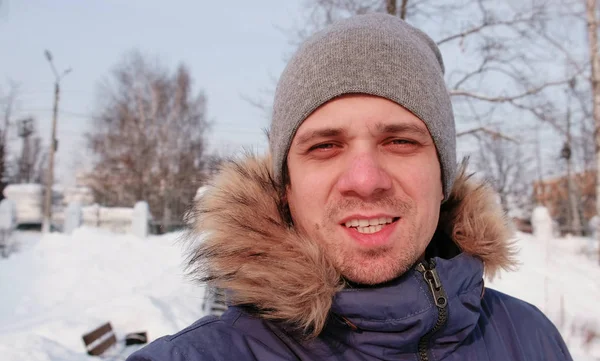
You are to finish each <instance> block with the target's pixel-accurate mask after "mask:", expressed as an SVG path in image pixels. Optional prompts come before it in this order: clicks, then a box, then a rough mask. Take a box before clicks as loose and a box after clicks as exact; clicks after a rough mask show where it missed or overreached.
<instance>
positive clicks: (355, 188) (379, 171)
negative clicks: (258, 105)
mask: <svg viewBox="0 0 600 361" xmlns="http://www.w3.org/2000/svg"><path fill="white" fill-rule="evenodd" d="M391 187H392V179H391V178H390V176H389V174H388V173H387V172H386V170H385V169H384V168H383V167H382V165H381V160H380V159H378V157H377V154H372V153H362V154H359V155H356V156H355V157H353V158H351V159H350V160H349V161H348V163H347V165H346V169H345V170H344V173H343V174H342V176H341V177H340V179H339V180H338V189H339V191H340V192H341V193H342V194H346V195H349V194H352V195H355V196H358V197H360V198H369V197H371V196H373V195H377V194H378V193H381V192H385V191H387V190H389V189H390V188H391Z"/></svg>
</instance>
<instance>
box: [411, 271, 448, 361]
mask: <svg viewBox="0 0 600 361" xmlns="http://www.w3.org/2000/svg"><path fill="white" fill-rule="evenodd" d="M417 271H419V272H420V273H421V274H423V278H424V279H425V282H426V283H427V285H429V289H430V290H431V293H432V294H433V301H434V302H435V305H436V307H437V309H438V318H437V321H436V323H435V326H433V328H432V329H431V330H429V332H427V333H426V334H425V335H423V337H421V339H420V340H419V348H418V352H419V361H429V355H428V348H429V342H430V341H431V337H432V336H433V335H434V334H435V333H436V332H437V331H439V330H440V329H441V328H442V327H443V326H444V325H445V324H446V322H447V321H448V308H447V306H448V297H447V296H446V291H444V287H443V285H442V282H441V281H440V276H439V275H438V273H437V270H436V269H435V261H434V260H433V259H432V260H431V261H430V262H429V264H427V263H426V262H425V261H423V262H421V263H419V264H418V265H417Z"/></svg>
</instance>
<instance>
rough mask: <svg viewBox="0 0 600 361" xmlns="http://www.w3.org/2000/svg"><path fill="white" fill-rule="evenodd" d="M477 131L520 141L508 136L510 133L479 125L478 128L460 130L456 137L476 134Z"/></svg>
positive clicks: (512, 140)
mask: <svg viewBox="0 0 600 361" xmlns="http://www.w3.org/2000/svg"><path fill="white" fill-rule="evenodd" d="M476 133H487V134H489V135H491V136H492V137H494V138H502V139H506V140H508V141H511V142H515V143H518V141H517V140H516V139H515V138H513V137H510V136H508V135H506V134H504V133H501V132H497V131H495V130H491V129H488V128H486V127H477V128H473V129H469V130H465V131H463V132H458V133H456V137H457V138H458V137H462V136H465V135H470V134H476Z"/></svg>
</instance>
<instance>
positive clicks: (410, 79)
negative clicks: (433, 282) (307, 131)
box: [269, 14, 456, 199]
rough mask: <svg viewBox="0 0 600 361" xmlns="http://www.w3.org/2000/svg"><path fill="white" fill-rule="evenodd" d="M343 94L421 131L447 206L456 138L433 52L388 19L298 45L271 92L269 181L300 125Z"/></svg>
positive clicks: (359, 22)
mask: <svg viewBox="0 0 600 361" xmlns="http://www.w3.org/2000/svg"><path fill="white" fill-rule="evenodd" d="M351 93H354V94H356V93H361V94H369V95H375V96H380V97H383V98H386V99H389V100H391V101H394V102H396V103H397V104H399V105H401V106H403V107H404V108H406V109H408V110H409V111H410V112H412V113H413V114H414V115H416V116H417V117H418V118H419V119H421V120H422V121H423V122H424V123H425V124H426V125H427V128H428V129H429V133H430V134H431V137H432V138H433V141H434V143H435V146H436V149H437V152H438V157H439V159H440V166H441V171H442V183H443V189H444V195H445V198H446V199H447V198H448V196H449V194H450V191H451V189H452V184H453V182H454V177H455V172H456V133H455V128H454V115H453V111H452V104H451V103H450V96H449V94H448V91H447V89H446V85H445V83H444V64H443V60H442V56H441V54H440V51H439V49H438V47H437V45H436V44H435V42H433V40H431V38H429V37H428V36H427V35H426V34H425V33H423V32H422V31H420V30H418V29H416V28H414V27H412V26H411V25H409V24H407V23H406V22H404V21H403V20H401V19H400V18H398V17H396V16H391V15H387V14H368V15H359V16H354V17H352V18H349V19H346V20H342V21H339V22H337V23H335V24H333V25H332V26H330V27H328V28H326V29H324V30H322V31H320V32H318V33H316V34H314V35H313V36H311V37H310V38H309V39H308V40H306V41H305V42H304V43H303V44H302V46H301V47H300V48H299V49H298V51H297V52H296V53H295V54H294V56H293V57H292V59H291V60H290V61H289V63H288V65H287V67H286V68H285V70H284V71H283V74H282V75H281V77H280V79H279V83H278V84H277V89H276V91H275V100H274V104H273V118H272V121H271V127H270V131H269V143H270V148H271V154H272V159H273V171H274V176H275V180H276V181H278V182H281V181H282V180H283V179H284V171H286V159H287V154H288V151H289V149H290V145H291V143H292V139H293V137H294V135H295V134H296V130H297V129H298V128H299V127H300V124H302V122H303V121H304V120H305V119H306V118H307V117H308V116H309V115H310V114H311V113H312V112H313V111H314V110H316V109H317V108H318V107H319V106H321V105H323V104H324V103H326V102H327V101H329V100H331V99H333V98H335V97H337V96H340V95H343V94H351Z"/></svg>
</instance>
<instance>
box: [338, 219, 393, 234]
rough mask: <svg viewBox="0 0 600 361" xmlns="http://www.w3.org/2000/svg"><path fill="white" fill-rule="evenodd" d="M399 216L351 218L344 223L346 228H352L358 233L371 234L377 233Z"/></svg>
mask: <svg viewBox="0 0 600 361" xmlns="http://www.w3.org/2000/svg"><path fill="white" fill-rule="evenodd" d="M398 219H399V217H394V218H392V217H380V218H371V219H351V220H349V221H347V222H346V223H344V225H345V226H346V227H347V228H354V229H356V231H357V232H358V233H362V234H371V233H377V232H379V231H381V230H382V229H383V227H385V226H386V225H388V224H392V223H393V222H396V221H397V220H398Z"/></svg>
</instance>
